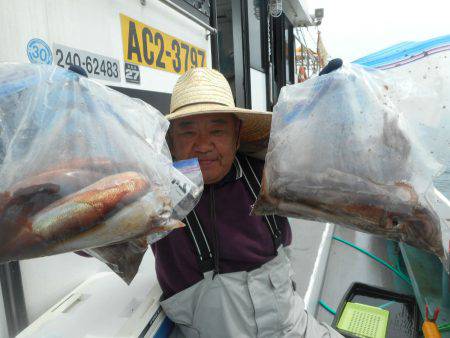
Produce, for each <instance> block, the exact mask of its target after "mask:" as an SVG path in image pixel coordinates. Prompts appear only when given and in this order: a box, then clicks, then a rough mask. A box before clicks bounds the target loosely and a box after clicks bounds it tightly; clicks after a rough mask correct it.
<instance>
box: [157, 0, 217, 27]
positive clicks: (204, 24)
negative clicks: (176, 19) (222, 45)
mask: <svg viewBox="0 0 450 338" xmlns="http://www.w3.org/2000/svg"><path fill="white" fill-rule="evenodd" d="M159 1H161V2H162V3H164V4H166V5H167V6H169V7H170V8H172V9H174V10H176V11H177V12H178V13H180V14H182V15H184V16H185V17H187V18H189V19H191V20H192V21H194V22H195V23H197V24H199V25H200V26H202V27H203V28H205V29H207V30H208V31H210V32H211V34H217V29H215V28H214V27H211V26H210V25H207V24H206V23H204V22H203V21H202V20H200V19H199V18H197V17H195V16H194V15H192V14H191V13H189V12H188V11H186V10H184V9H183V8H181V7H180V6H178V5H176V4H174V3H173V2H171V1H170V0H159Z"/></svg>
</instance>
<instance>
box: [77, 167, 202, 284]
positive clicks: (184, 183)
mask: <svg viewBox="0 0 450 338" xmlns="http://www.w3.org/2000/svg"><path fill="white" fill-rule="evenodd" d="M202 192H203V177H202V172H201V169H200V164H199V163H198V160H197V159H190V160H184V161H178V162H175V163H174V164H173V168H172V181H171V187H170V199H171V203H172V206H173V209H172V215H171V219H172V220H171V222H172V223H174V225H175V226H177V220H182V219H184V218H185V217H186V215H187V214H188V213H189V212H190V211H191V210H192V209H193V208H194V207H195V205H196V204H197V203H198V201H199V200H200V197H201V194H202ZM146 212H150V213H151V210H146ZM171 231H172V229H170V228H169V229H168V227H167V224H165V225H164V226H163V227H161V228H157V227H156V226H155V225H154V227H153V229H152V231H151V233H150V235H148V236H142V237H139V238H136V239H132V240H129V241H126V242H122V243H117V244H112V245H108V246H104V247H100V248H93V249H87V250H84V251H85V252H86V253H87V254H89V255H90V256H92V257H95V258H97V259H99V260H100V261H102V262H104V263H105V264H106V265H108V266H109V267H110V268H111V270H113V271H114V272H115V273H116V274H117V275H119V276H120V277H121V278H122V279H123V280H124V281H125V282H126V283H127V284H130V283H131V282H132V280H133V278H134V277H135V275H136V273H137V272H138V270H139V266H140V264H141V261H142V259H143V257H144V255H145V253H146V251H147V248H148V245H149V244H153V243H155V242H156V241H158V240H160V239H162V238H164V237H165V236H167V235H168V234H169V233H170V232H171Z"/></svg>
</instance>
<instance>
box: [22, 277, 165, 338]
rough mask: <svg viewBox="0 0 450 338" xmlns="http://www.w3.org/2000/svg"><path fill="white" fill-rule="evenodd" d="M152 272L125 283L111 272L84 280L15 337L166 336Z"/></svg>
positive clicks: (160, 337)
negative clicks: (127, 283)
mask: <svg viewBox="0 0 450 338" xmlns="http://www.w3.org/2000/svg"><path fill="white" fill-rule="evenodd" d="M161 294H162V291H161V289H160V287H159V285H158V282H157V281H156V278H155V276H154V275H152V274H150V273H142V272H140V273H139V274H138V275H137V276H136V277H135V279H134V280H133V282H132V283H131V284H130V285H129V286H128V285H126V284H125V283H124V282H123V281H122V280H121V279H120V278H118V277H117V276H116V275H115V274H114V273H112V272H101V273H98V274H96V275H94V276H92V277H91V278H89V279H87V280H86V281H85V282H83V283H82V284H81V285H80V286H78V287H77V288H76V289H75V290H73V291H72V292H71V293H69V294H68V295H67V296H66V297H64V298H63V299H62V300H61V301H60V302H58V303H57V304H56V305H55V306H53V307H52V308H51V309H50V310H48V311H47V312H46V313H44V314H43V315H42V316H41V317H39V318H38V319H37V320H36V321H35V322H33V323H32V324H31V325H30V326H28V327H27V328H26V329H25V330H23V331H22V332H21V333H20V334H19V335H18V336H17V337H20V338H25V337H33V338H40V337H46V338H57V337H58V338H59V337H61V338H62V337H64V338H72V337H73V338H80V337H89V338H94V337H105V338H106V337H108V338H109V337H158V338H162V337H167V336H168V335H169V333H170V331H171V329H172V326H173V323H172V322H171V321H170V320H169V319H168V318H166V316H165V314H164V313H163V311H162V309H161V307H160V305H159V298H160V296H161Z"/></svg>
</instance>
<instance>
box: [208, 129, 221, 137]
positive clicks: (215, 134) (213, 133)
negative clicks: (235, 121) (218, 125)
mask: <svg viewBox="0 0 450 338" xmlns="http://www.w3.org/2000/svg"><path fill="white" fill-rule="evenodd" d="M211 134H212V135H214V136H220V135H223V134H224V131H223V130H221V129H216V130H213V131H212V132H211Z"/></svg>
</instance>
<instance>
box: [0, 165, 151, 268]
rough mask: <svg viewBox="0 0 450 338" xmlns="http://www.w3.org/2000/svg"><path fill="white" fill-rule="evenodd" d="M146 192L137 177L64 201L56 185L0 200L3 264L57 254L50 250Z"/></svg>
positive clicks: (115, 178) (101, 183)
mask: <svg viewBox="0 0 450 338" xmlns="http://www.w3.org/2000/svg"><path fill="white" fill-rule="evenodd" d="M41 178H42V176H41ZM37 181H39V180H35V181H33V182H37ZM148 188H149V185H148V182H147V180H146V179H145V177H144V176H143V175H141V174H139V173H136V172H125V173H121V174H116V175H111V176H107V177H104V178H101V179H100V180H98V181H96V182H94V183H93V184H91V185H88V186H87V187H85V188H83V189H81V190H79V191H77V192H75V193H72V194H69V195H67V196H65V197H63V198H61V196H60V195H59V192H60V186H59V185H57V184H53V183H46V184H36V185H33V186H30V187H26V188H24V187H22V185H20V184H19V185H18V186H17V187H16V190H15V191H14V192H13V193H10V192H5V193H3V194H1V195H0V222H1V223H0V224H1V226H2V236H1V237H0V262H6V261H11V260H18V259H26V258H34V257H40V256H45V255H48V254H54V253H55V252H52V251H51V247H52V245H54V244H55V243H60V242H63V241H65V240H67V239H69V238H71V237H73V236H75V235H77V234H79V233H82V232H84V231H86V230H88V229H89V228H90V227H93V226H95V225H96V224H97V223H99V222H100V221H103V220H104V219H105V218H106V217H107V216H108V215H109V214H110V213H114V212H117V210H119V209H121V208H123V207H124V206H126V205H127V204H128V203H131V202H133V201H134V200H136V199H138V198H139V197H141V196H142V195H143V194H144V193H145V192H146V191H147V189H148ZM98 241H101V239H99V240H98ZM100 244H105V243H100ZM100 244H98V245H100Z"/></svg>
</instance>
